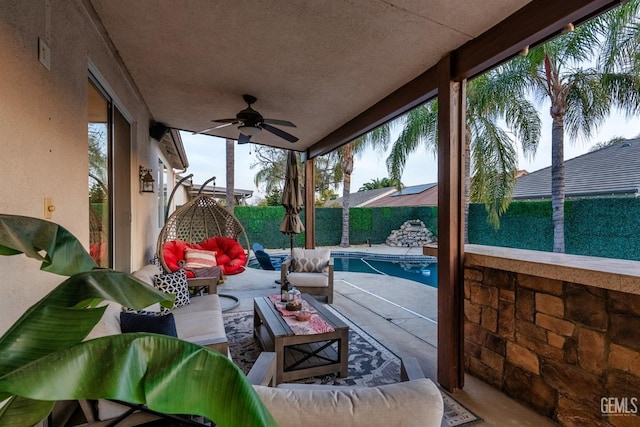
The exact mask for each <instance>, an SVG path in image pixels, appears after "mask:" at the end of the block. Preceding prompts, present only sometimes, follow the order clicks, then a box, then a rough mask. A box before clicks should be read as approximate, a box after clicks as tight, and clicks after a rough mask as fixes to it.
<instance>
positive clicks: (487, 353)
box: [480, 347, 504, 375]
mask: <svg viewBox="0 0 640 427" xmlns="http://www.w3.org/2000/svg"><path fill="white" fill-rule="evenodd" d="M480 361H481V362H482V363H484V364H485V365H487V366H488V367H490V368H491V369H493V370H494V371H496V372H498V373H499V374H500V375H502V373H503V370H504V356H500V355H499V354H497V353H494V352H493V351H491V350H489V349H488V348H486V347H483V348H482V349H481V351H480Z"/></svg>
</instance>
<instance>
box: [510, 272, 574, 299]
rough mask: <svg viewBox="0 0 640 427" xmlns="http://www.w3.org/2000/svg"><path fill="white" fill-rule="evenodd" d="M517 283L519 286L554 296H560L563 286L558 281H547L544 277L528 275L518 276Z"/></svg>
mask: <svg viewBox="0 0 640 427" xmlns="http://www.w3.org/2000/svg"><path fill="white" fill-rule="evenodd" d="M517 282H518V285H519V286H522V287H524V288H528V289H532V290H534V291H537V292H544V293H545V294H551V295H555V296H558V297H559V296H562V292H563V286H562V282H561V281H560V280H554V279H547V278H544V277H537V276H530V275H528V274H518V275H517Z"/></svg>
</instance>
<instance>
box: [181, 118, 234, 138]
mask: <svg viewBox="0 0 640 427" xmlns="http://www.w3.org/2000/svg"><path fill="white" fill-rule="evenodd" d="M212 121H215V120H212ZM218 123H219V122H218ZM234 124H235V123H234V122H229V123H225V124H222V125H217V126H213V127H210V128H206V129H203V130H199V131H197V132H193V133H192V134H191V135H198V134H201V133H205V132H209V131H210V130H214V129H220V128H224V127H227V126H231V125H234Z"/></svg>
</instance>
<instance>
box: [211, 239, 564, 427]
mask: <svg viewBox="0 0 640 427" xmlns="http://www.w3.org/2000/svg"><path fill="white" fill-rule="evenodd" d="M330 249H331V250H332V251H357V252H366V253H374V254H387V255H396V256H410V255H422V248H417V247H416V248H393V247H389V246H386V245H373V246H371V247H369V246H353V247H351V248H340V247H331V248H330ZM267 252H268V253H269V254H270V255H279V254H283V253H287V251H283V250H275V249H274V250H271V249H267ZM279 278H280V272H279V271H264V270H258V269H252V268H249V269H247V271H246V272H244V273H242V274H239V275H235V276H228V278H227V280H226V282H225V283H224V284H223V285H220V286H219V287H218V293H221V294H225V293H226V294H229V295H233V296H235V297H237V298H238V299H239V300H240V305H239V306H238V307H237V308H235V309H233V311H251V310H253V298H254V297H256V296H263V295H269V294H273V293H278V292H279V288H280V286H279V285H277V284H275V280H276V279H279ZM334 287H335V289H334V301H333V304H332V306H333V307H335V308H336V309H337V310H338V311H340V312H341V313H342V314H344V315H345V316H347V317H348V318H349V319H351V320H352V321H353V322H354V323H356V324H357V325H358V326H360V327H361V328H362V329H363V330H364V331H366V332H367V333H368V334H369V335H371V336H372V337H374V338H375V339H377V340H378V341H380V342H381V343H382V344H384V345H385V346H386V347H387V348H389V349H390V350H391V351H393V352H394V353H395V354H397V355H398V356H401V357H402V356H414V357H416V358H417V359H418V361H419V363H420V365H421V367H422V369H423V370H424V372H425V375H427V376H428V377H429V378H431V379H432V380H434V381H435V380H436V377H437V375H436V365H437V318H438V316H437V314H438V306H437V292H438V290H437V289H436V288H432V287H430V286H427V285H423V284H420V283H418V282H414V281H411V280H406V279H400V278H396V277H389V276H383V275H379V274H369V273H349V272H342V271H336V272H334ZM453 397H454V398H456V399H457V400H458V401H459V402H460V403H462V404H463V405H465V406H466V407H467V408H468V409H470V410H471V411H473V412H474V413H476V414H477V415H478V416H480V417H481V418H482V419H483V420H484V421H483V422H481V423H477V424H474V425H478V426H525V427H526V426H532V427H533V426H542V427H544V426H554V425H556V424H555V423H553V422H552V421H551V420H549V419H548V418H545V417H543V416H541V415H539V414H537V413H536V412H534V411H532V410H530V409H528V408H527V407H525V406H523V405H521V404H519V403H518V402H516V401H515V400H513V399H510V398H509V397H507V396H506V395H504V394H503V393H502V392H500V391H499V390H497V389H495V388H493V387H491V386H490V385H488V384H486V383H484V382H482V381H480V380H478V379H476V378H475V377H473V376H470V375H468V374H467V375H465V386H464V389H463V390H457V391H456V392H455V393H453Z"/></svg>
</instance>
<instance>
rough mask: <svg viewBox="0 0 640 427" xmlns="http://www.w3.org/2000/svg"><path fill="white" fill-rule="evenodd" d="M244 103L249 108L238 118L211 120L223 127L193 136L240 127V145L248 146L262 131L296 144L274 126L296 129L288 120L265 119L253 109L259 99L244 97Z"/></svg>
mask: <svg viewBox="0 0 640 427" xmlns="http://www.w3.org/2000/svg"><path fill="white" fill-rule="evenodd" d="M242 98H243V99H244V102H246V103H247V108H245V109H244V110H242V111H240V112H239V113H238V114H236V117H235V118H233V119H214V120H211V121H212V122H214V123H222V124H221V125H217V126H213V127H210V128H207V129H203V130H201V131H198V132H194V133H193V134H194V135H195V134H199V133H204V132H208V131H210V130H214V129H220V128H223V127H227V126H232V125H239V126H238V130H239V131H240V136H239V137H238V144H246V143H248V142H250V140H251V137H252V136H255V135H257V134H259V133H260V131H262V129H264V130H266V131H267V132H271V133H272V134H274V135H276V136H279V137H280V138H282V139H285V140H287V141H289V142H296V141H297V140H298V138H296V137H295V136H293V135H291V134H290V133H287V132H285V131H283V130H282V129H278V128H277V127H274V126H272V125H278V126H288V127H296V125H294V124H293V123H291V122H288V121H286V120H277V119H265V118H264V117H262V114H260V113H258V112H257V111H256V110H254V109H253V108H251V104H253V103H255V102H256V101H257V100H258V99H257V98H256V97H255V96H252V95H242Z"/></svg>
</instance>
